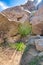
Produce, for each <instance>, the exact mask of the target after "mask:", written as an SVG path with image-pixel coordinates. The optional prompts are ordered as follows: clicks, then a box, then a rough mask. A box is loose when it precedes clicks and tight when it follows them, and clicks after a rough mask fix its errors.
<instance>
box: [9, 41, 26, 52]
mask: <svg viewBox="0 0 43 65" xmlns="http://www.w3.org/2000/svg"><path fill="white" fill-rule="evenodd" d="M9 46H10V47H11V48H15V49H16V50H17V51H23V50H24V49H25V47H26V46H25V44H24V43H23V42H19V43H15V44H9Z"/></svg>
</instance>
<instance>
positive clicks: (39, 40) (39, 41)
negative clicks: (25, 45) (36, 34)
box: [35, 39, 43, 51]
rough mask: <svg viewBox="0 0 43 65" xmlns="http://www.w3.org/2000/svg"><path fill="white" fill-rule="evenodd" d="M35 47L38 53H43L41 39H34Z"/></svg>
mask: <svg viewBox="0 0 43 65" xmlns="http://www.w3.org/2000/svg"><path fill="white" fill-rule="evenodd" d="M35 45H36V49H37V50H38V51H43V39H36V40H35Z"/></svg>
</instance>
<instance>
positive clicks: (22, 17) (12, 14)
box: [2, 6, 30, 22]
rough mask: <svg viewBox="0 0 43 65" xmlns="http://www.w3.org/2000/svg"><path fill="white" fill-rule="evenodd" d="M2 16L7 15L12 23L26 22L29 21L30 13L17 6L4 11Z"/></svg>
mask: <svg viewBox="0 0 43 65" xmlns="http://www.w3.org/2000/svg"><path fill="white" fill-rule="evenodd" d="M2 14H3V15H5V16H6V17H7V18H8V19H9V20H10V21H16V22H24V21H29V15H30V14H29V13H28V12H26V11H24V10H23V9H22V7H21V6H16V7H12V8H8V9H6V10H4V11H2Z"/></svg>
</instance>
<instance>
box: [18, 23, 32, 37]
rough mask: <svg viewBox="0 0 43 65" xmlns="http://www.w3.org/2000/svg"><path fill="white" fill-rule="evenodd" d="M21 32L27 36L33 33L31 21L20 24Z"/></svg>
mask: <svg viewBox="0 0 43 65" xmlns="http://www.w3.org/2000/svg"><path fill="white" fill-rule="evenodd" d="M18 30H19V33H20V34H21V36H26V35H29V34H31V31H32V27H31V25H30V24H29V23H23V24H20V25H19V29H18Z"/></svg>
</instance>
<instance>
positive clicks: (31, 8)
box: [21, 0, 35, 11]
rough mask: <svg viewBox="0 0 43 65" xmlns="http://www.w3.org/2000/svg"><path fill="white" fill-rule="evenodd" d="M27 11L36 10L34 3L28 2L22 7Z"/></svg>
mask: <svg viewBox="0 0 43 65" xmlns="http://www.w3.org/2000/svg"><path fill="white" fill-rule="evenodd" d="M21 6H22V7H23V8H24V9H25V10H29V11H33V10H35V6H34V3H33V2H32V1H30V0H28V1H27V3H25V4H24V5H21Z"/></svg>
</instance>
